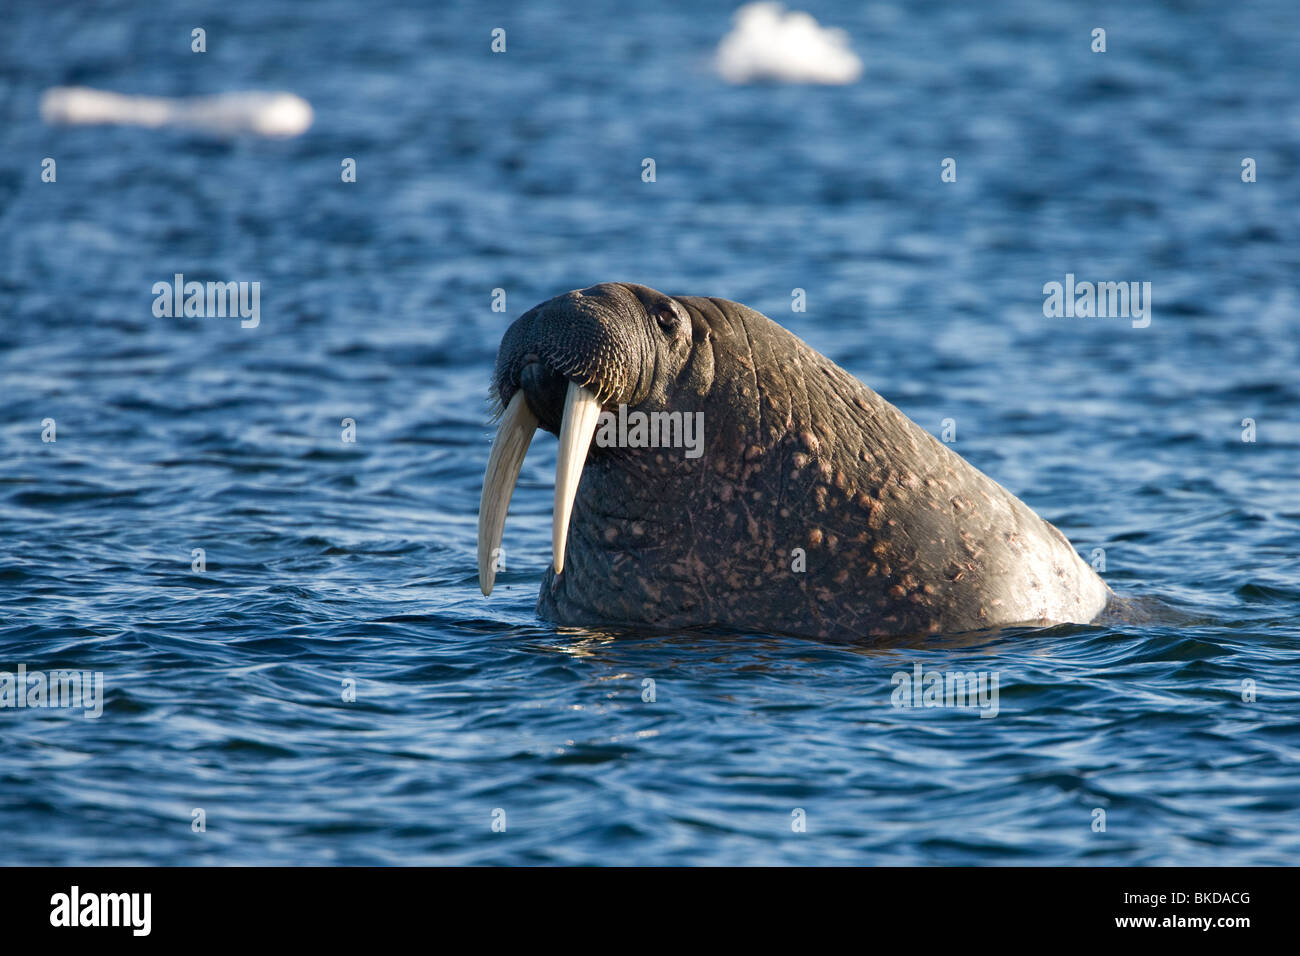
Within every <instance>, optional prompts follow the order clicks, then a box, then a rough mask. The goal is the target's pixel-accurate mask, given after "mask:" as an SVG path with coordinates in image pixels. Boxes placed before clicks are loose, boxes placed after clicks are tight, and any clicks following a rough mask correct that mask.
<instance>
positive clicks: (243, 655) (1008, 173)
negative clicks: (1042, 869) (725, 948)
mask: <svg viewBox="0 0 1300 956" xmlns="http://www.w3.org/2000/svg"><path fill="white" fill-rule="evenodd" d="M734 6H735V5H734V4H733V3H698V2H690V3H687V2H669V3H656V4H627V3H624V2H617V0H609V2H591V3H564V2H558V0H545V2H541V0H528V2H506V3H497V4H492V5H490V6H488V7H480V5H476V4H469V3H449V4H427V5H426V4H419V3H400V2H392V0H371V2H367V3H355V2H343V0H319V2H313V3H310V4H301V3H288V2H283V0H259V2H256V3H253V2H224V3H220V4H217V3H208V4H187V3H175V4H166V5H163V6H158V5H154V4H143V3H140V4H131V3H95V4H68V5H62V4H55V5H50V4H47V3H44V2H34V0H15V2H7V3H5V4H4V6H3V7H2V8H0V141H2V143H3V149H2V150H0V376H2V378H0V383H2V384H0V462H2V464H0V671H4V672H8V673H12V674H16V673H17V671H18V669H19V667H20V666H21V667H23V668H24V669H25V671H26V672H27V674H28V676H29V677H30V675H31V673H32V672H41V673H45V674H49V673H51V672H54V671H60V670H75V671H78V672H89V673H91V674H92V675H93V674H99V675H101V678H102V681H103V699H102V701H100V705H101V706H102V714H101V715H100V716H98V717H91V718H87V717H85V716H84V713H85V712H86V711H85V709H84V708H76V707H61V708H54V707H48V706H47V707H35V706H33V707H24V708H21V709H20V708H18V707H16V706H7V707H0V831H2V832H3V833H4V839H3V840H2V841H0V863H3V864H73V863H79V864H81V863H89V864H216V865H227V864H467V863H472V864H530V863H546V864H640V865H646V864H1067V865H1122V864H1142V865H1147V864H1150V865H1165V864H1200V865H1219V864H1261V863H1262V864H1288V863H1295V862H1296V861H1297V859H1300V726H1298V720H1297V718H1298V717H1300V476H1298V475H1297V472H1298V471H1300V415H1298V412H1300V371H1298V370H1300V314H1298V313H1300V287H1298V286H1300V284H1298V282H1297V278H1298V277H1300V216H1297V211H1298V210H1300V98H1297V92H1298V91H1300V8H1297V7H1296V5H1295V4H1294V3H1293V2H1291V0H1277V2H1250V0H1247V2H1242V3H1233V4H1221V3H1214V2H1209V0H1207V2H1192V0H1187V2H1177V3H1172V2H1171V3H1127V2H1124V3H1100V4H1071V3H1066V2H1033V3H1028V2H1026V3H1016V4H1005V5H1004V4H974V3H972V4H967V3H926V2H921V3H910V2H909V3H904V2H902V0H895V2H889V0H884V2H871V3H856V2H830V0H817V2H811V0H810V2H809V3H808V4H807V6H806V7H804V9H807V10H809V11H810V12H811V13H812V14H813V15H814V16H815V17H816V18H817V19H818V20H819V21H820V22H821V23H822V24H823V25H825V26H832V27H839V28H842V29H844V30H845V31H846V32H847V33H848V35H849V38H850V43H851V46H852V48H853V50H854V51H855V52H856V53H857V55H858V56H859V57H860V58H861V60H862V64H863V67H862V75H861V77H860V78H859V79H858V80H857V81H856V82H853V83H850V84H846V85H841V86H814V85H799V84H792V83H772V82H768V83H755V84H750V85H731V84H729V83H726V82H724V81H723V80H722V79H720V78H719V77H718V76H717V75H716V73H715V72H714V71H713V69H712V67H711V57H712V55H713V51H714V49H715V48H716V46H717V44H718V42H719V40H720V39H721V38H722V36H723V35H724V34H725V33H726V32H727V31H728V29H729V27H730V20H731V14H732V12H733V9H734ZM195 27H202V28H204V29H205V30H206V45H207V52H205V53H202V54H197V53H194V52H192V51H191V30H192V29H194V28H195ZM1096 27H1102V28H1104V29H1105V30H1106V32H1107V50H1106V52H1105V53H1093V52H1092V51H1091V49H1090V46H1091V43H1092V40H1091V34H1092V31H1093V29H1094V28H1096ZM496 28H502V29H505V30H506V37H507V47H506V52H504V53H493V52H492V51H491V49H490V46H491V42H492V36H491V34H492V31H493V30H494V29H496ZM60 85H82V86H90V87H95V88H100V89H107V90H114V91H118V92H123V93H132V94H148V95H156V96H192V95H200V94H210V93H218V92H225V91H233V90H288V91H291V92H293V93H296V94H298V95H300V96H302V97H304V98H305V99H306V100H307V101H309V102H310V103H311V104H312V106H313V108H314V110H315V123H314V125H313V126H312V128H311V130H310V131H309V132H307V133H306V134H305V135H303V136H301V137H298V138H295V139H289V140H270V139H261V138H255V137H251V136H237V137H234V138H218V137H215V136H208V135H203V134H199V133H195V132H185V131H178V130H172V129H147V128H131V127H112V126H110V127H70V126H53V125H49V124H47V123H45V122H43V121H42V119H41V116H40V113H39V111H38V103H39V100H40V97H41V94H42V93H43V92H44V91H45V90H46V89H48V88H50V87H54V86H60ZM47 157H48V158H52V159H54V160H55V161H56V164H57V166H56V169H57V174H56V180H55V181H54V182H44V181H43V180H42V170H43V165H42V161H43V160H44V159H45V158H47ZM1247 157H1249V158H1251V159H1253V160H1254V161H1255V169H1256V181H1255V182H1251V183H1247V182H1243V180H1242V173H1243V167H1242V161H1243V159H1245V158H1247ZM346 158H351V159H354V160H355V162H356V171H357V175H356V182H352V183H347V182H343V181H342V176H341V172H340V171H341V166H342V164H343V161H344V159H346ZM646 158H652V159H654V160H655V169H656V177H655V181H654V182H645V181H643V179H642V170H643V160H644V159H646ZM945 158H952V159H955V161H956V174H957V177H956V181H955V182H943V181H942V179H941V173H942V168H941V164H942V161H943V160H944V159H945ZM176 273H181V274H183V275H184V276H185V277H186V279H187V280H198V281H223V282H224V281H234V282H241V281H243V282H258V283H260V286H259V288H260V320H259V324H258V325H257V326H256V327H255V328H243V327H242V326H241V322H240V320H239V319H238V318H230V317H224V318H223V317H206V318H199V317H185V316H180V317H175V316H172V317H157V316H155V314H154V311H153V306H154V300H155V293H154V292H153V291H152V289H153V286H154V284H155V283H158V282H164V283H170V282H172V277H173V275H174V274H176ZM1067 274H1070V275H1074V276H1075V277H1076V279H1077V280H1078V281H1085V280H1088V281H1123V282H1128V281H1135V282H1150V283H1151V289H1152V309H1151V313H1150V317H1151V321H1150V324H1149V325H1148V326H1147V327H1145V328H1135V327H1134V326H1133V323H1132V322H1130V321H1129V320H1128V319H1126V318H1074V317H1071V318H1066V317H1058V318H1047V317H1045V316H1044V308H1043V305H1044V293H1043V286H1044V284H1045V283H1049V282H1053V281H1056V282H1064V281H1065V277H1066V275H1067ZM617 280H622V281H634V282H641V283H645V284H647V285H650V286H653V287H655V288H658V289H661V290H663V291H667V292H676V293H685V294H702V295H713V296H720V297H724V298H729V299H734V300H738V301H741V302H744V303H746V304H748V305H751V306H753V307H755V308H757V309H759V310H761V311H763V312H765V313H767V314H769V315H770V316H772V317H773V318H775V319H776V320H777V321H779V322H781V323H782V324H784V325H785V326H787V327H788V328H790V329H791V330H792V331H794V332H795V333H796V334H797V335H799V336H801V337H803V338H804V339H805V340H806V341H808V342H809V343H810V344H811V345H812V346H813V347H815V348H817V349H819V350H821V351H822V352H824V353H825V354H827V355H829V356H830V357H831V358H833V359H834V360H835V361H836V362H838V363H840V364H841V365H842V366H844V367H845V368H846V369H848V370H850V371H851V372H853V373H854V374H855V375H857V376H858V377H860V378H861V379H862V380H863V381H864V382H866V383H867V384H868V385H870V386H871V387H872V388H874V389H876V390H877V391H878V392H880V393H881V394H882V395H884V396H885V397H886V398H888V399H889V400H890V401H892V402H894V403H895V404H896V405H898V406H899V407H900V408H901V409H902V410H903V411H904V412H905V413H907V414H908V415H909V416H911V417H912V418H913V419H914V420H915V421H917V422H918V423H920V424H921V425H922V426H923V427H925V428H927V429H929V430H930V431H931V432H933V433H934V434H936V435H939V434H940V433H941V432H942V430H943V428H944V424H943V423H944V421H945V419H950V420H951V423H952V427H953V428H955V438H956V440H955V442H954V443H953V446H952V447H953V448H954V449H955V450H957V451H958V452H960V453H961V454H962V455H964V456H965V457H966V458H967V459H968V460H969V461H970V462H972V463H973V464H974V465H975V466H976V467H978V468H980V469H982V470H984V471H985V472H987V473H988V474H989V475H991V476H992V477H994V478H995V479H996V480H998V481H999V482H1001V483H1002V484H1004V485H1005V486H1006V487H1007V488H1008V489H1010V490H1011V491H1012V492H1013V493H1015V494H1016V495H1018V496H1019V497H1021V498H1022V499H1023V500H1024V501H1025V502H1026V503H1028V504H1029V505H1030V506H1031V507H1033V508H1034V509H1035V510H1036V511H1037V512H1038V513H1040V514H1041V515H1042V516H1043V517H1045V518H1046V519H1047V520H1049V521H1051V522H1053V523H1055V524H1056V525H1058V526H1059V527H1060V528H1061V529H1062V530H1063V531H1064V532H1065V533H1066V535H1067V536H1068V537H1069V538H1070V540H1071V541H1072V542H1073V543H1074V544H1075V546H1076V547H1077V548H1078V549H1079V551H1080V552H1081V554H1083V555H1084V557H1085V558H1086V559H1087V560H1090V561H1096V562H1098V564H1100V563H1101V562H1102V561H1103V560H1104V567H1105V570H1104V574H1103V576H1104V577H1105V579H1106V580H1107V582H1108V583H1109V584H1110V585H1111V587H1112V588H1114V589H1115V591H1116V592H1117V593H1118V594H1120V595H1121V596H1122V597H1124V598H1125V599H1126V600H1127V601H1128V602H1129V606H1128V608H1127V610H1126V613H1125V615H1124V616H1123V617H1122V618H1120V619H1118V620H1113V621H1107V622H1106V623H1103V624H1099V625H1094V626H1061V627H1054V628H1050V629H1047V630H1034V629H1028V628H1015V629H1010V630H1005V631H1001V632H998V633H992V634H981V635H975V636H966V637H963V638H960V639H958V638H951V637H947V638H944V637H940V638H933V639H928V640H925V641H914V642H895V643H893V644H892V645H873V644H871V643H869V642H865V641H864V642H863V643H862V644H860V645H847V646H846V645H833V644H821V643H818V642H814V641H808V640H797V639H791V638H787V637H782V636H779V635H769V634H751V635H737V634H726V633H710V632H686V633H659V632H656V633H620V632H616V631H602V630H590V629H580V628H563V627H555V626H552V625H550V624H547V623H545V622H542V621H540V620H538V619H537V618H536V616H535V615H534V611H533V608H534V602H535V600H536V594H537V588H538V584H539V581H540V579H541V575H542V573H543V571H544V570H545V568H546V566H547V563H548V562H549V559H550V521H551V517H550V516H551V494H552V487H553V481H554V467H555V464H554V462H555V444H556V443H555V441H554V439H552V438H550V437H549V436H542V437H539V439H538V440H537V441H536V442H535V444H534V446H533V450H532V452H531V453H530V455H529V457H528V459H527V461H526V463H525V466H524V471H523V474H522V477H521V481H520V485H519V488H518V491H517V492H516V495H515V499H514V506H513V508H512V512H511V516H510V520H509V522H508V524H507V527H506V535H507V541H508V542H509V545H510V546H509V548H508V551H509V556H510V561H509V568H508V570H507V571H506V572H503V573H502V574H501V575H500V576H499V577H498V581H497V587H496V591H495V592H494V593H493V595H492V596H491V598H484V597H483V596H482V595H481V594H480V593H479V589H478V584H477V574H476V566H475V522H476V515H477V509H478V496H479V489H480V481H481V478H482V474H483V468H484V465H485V463H486V461H487V456H488V451H489V448H490V442H491V436H492V434H493V431H494V426H493V425H492V424H491V423H490V421H489V415H490V408H489V405H488V402H487V387H488V382H489V376H490V371H491V368H492V363H493V360H494V357H495V353H496V348H497V345H498V343H499V341H500V338H501V335H502V333H503V332H504V330H505V329H506V327H507V325H508V324H509V323H510V322H511V321H512V320H513V319H514V318H515V317H517V316H518V315H519V314H521V313H522V312H524V311H525V310H527V309H528V308H530V307H531V306H533V305H535V304H536V303H538V302H540V301H542V300H543V299H546V298H549V297H551V296H553V295H556V294H558V293H560V292H564V291H567V290H569V289H572V288H580V287H585V286H588V285H591V284H594V283H598V282H602V281H617ZM494 289H502V290H504V294H505V297H506V310H505V311H504V312H497V311H493V308H492V304H493V290H494ZM795 289H802V290H804V293H805V295H806V303H807V308H806V311H804V312H796V311H793V310H792V307H791V306H792V301H793V300H792V294H793V290H795ZM344 419H352V420H353V423H354V427H355V441H354V442H346V441H344V440H343V438H344V428H345V425H344V421H343V420H344ZM1247 419H1249V420H1250V423H1245V420H1247ZM47 420H51V423H52V424H46V422H47ZM51 428H52V429H53V431H51ZM45 438H53V439H54V440H53V441H48V440H44V439H45ZM1245 439H1253V440H1245ZM198 549H202V555H201V556H202V558H203V561H202V565H201V567H198V565H199V556H197V555H196V554H195V552H196V550H198ZM918 667H919V668H921V672H922V673H932V672H937V673H940V674H947V673H951V672H977V673H981V674H983V675H985V676H986V677H987V678H988V679H989V680H993V679H996V680H997V687H998V701H997V713H996V716H993V717H991V718H990V717H986V716H981V713H982V712H981V711H980V710H978V709H972V708H962V707H943V708H927V707H906V708H905V707H896V706H894V703H893V697H894V692H895V687H896V681H895V675H897V674H900V673H903V674H908V675H911V674H915V673H916V672H917V671H916V668H918ZM2 679H3V675H0V680H2ZM648 682H653V683H648ZM92 684H93V679H92ZM353 696H354V697H355V699H354V700H350V699H348V698H351V697H353ZM10 700H11V704H12V702H13V701H14V700H16V698H10Z"/></svg>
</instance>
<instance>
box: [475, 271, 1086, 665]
mask: <svg viewBox="0 0 1300 956" xmlns="http://www.w3.org/2000/svg"><path fill="white" fill-rule="evenodd" d="M569 378H571V379H573V380H576V381H578V382H579V383H581V384H586V385H588V386H589V387H591V388H592V389H593V390H594V391H596V392H597V394H598V395H599V396H600V398H601V400H602V403H603V405H604V407H605V408H606V409H609V410H617V406H618V404H619V403H620V402H623V403H626V404H627V405H628V406H629V409H630V410H632V409H635V410H641V411H645V412H653V411H681V412H686V413H692V412H696V411H700V412H703V413H704V445H703V448H704V451H703V454H702V456H701V457H699V458H695V459H690V458H687V457H686V456H685V454H684V452H683V450H682V449H680V448H599V447H597V445H596V444H594V443H593V445H592V448H591V451H590V453H589V456H588V459H587V464H586V466H585V469H584V471H583V474H582V481H581V484H580V485H579V489H578V496H577V500H576V502H575V505H574V513H573V518H572V521H571V523H570V528H569V544H568V554H567V558H566V565H565V569H564V573H563V574H561V575H559V576H556V575H555V573H554V571H553V569H548V571H547V573H546V577H545V579H544V580H543V583H542V589H541V595H540V597H539V600H538V604H537V610H538V613H539V614H540V615H541V616H542V617H544V618H547V619H550V620H554V621H557V622H560V623H564V624H625V625H656V626H662V627H690V626H700V625H721V626H726V627H732V628H740V629H744V630H752V631H757V632H776V633H785V634H794V635H803V636H809V637H817V638H825V639H833V640H860V639H865V638H879V637H885V636H895V635H911V634H925V633H938V632H943V633H956V632H963V631H971V630H978V629H983V628H988V627H993V626H998V625H1005V624H1014V623H1036V624H1047V623H1058V622H1067V621H1070V622H1079V623H1086V622H1088V621H1091V620H1092V619H1093V618H1094V617H1096V616H1097V615H1098V613H1099V612H1100V611H1101V610H1102V609H1103V608H1104V606H1105V605H1106V602H1107V599H1108V597H1109V596H1110V591H1109V589H1108V588H1107V587H1106V585H1105V584H1104V583H1103V582H1102V581H1101V579H1100V578H1098V577H1097V575H1096V574H1095V573H1093V571H1092V569H1091V568H1090V567H1088V565H1087V564H1086V563H1084V562H1083V561H1082V560H1081V559H1080V558H1079V556H1078V555H1077V554H1076V553H1075V551H1074V548H1073V547H1072V546H1071V545H1070V543H1069V541H1067V540H1066V539H1065V536H1064V535H1062V534H1061V533H1060V532H1059V531H1058V530H1057V529H1056V528H1054V527H1053V526H1052V525H1050V524H1048V523H1047V522H1046V521H1044V520H1042V519H1041V518H1039V517H1038V516H1037V515H1036V514H1034V512H1033V511H1031V510H1030V509H1029V508H1028V507H1027V506H1026V505H1025V504H1023V503H1022V502H1021V501H1019V500H1018V499H1017V498H1015V497H1014V496H1013V495H1012V494H1011V493H1010V492H1008V491H1007V490H1006V489H1004V488H1002V487H1001V486H1000V485H998V484H997V483H996V482H994V481H993V480H992V479H990V478H988V477H986V476H985V475H983V474H982V473H980V472H979V471H977V470H976V469H975V468H973V467H972V466H971V465H970V464H968V463H967V462H966V461H965V460H964V459H962V458H961V457H960V456H958V455H957V454H955V453H954V452H953V451H951V450H950V449H949V448H948V447H947V446H945V445H943V444H942V443H940V442H939V441H937V440H935V439H934V438H933V437H932V436H930V435H929V434H928V433H927V432H925V431H924V430H923V429H922V428H920V427H919V426H918V425H916V424H915V423H913V422H912V421H910V420H909V419H908V418H907V417H906V416H904V415H903V414H902V413H901V412H900V411H898V409H896V408H894V406H892V405H890V404H889V403H888V402H886V401H885V400H884V399H883V398H881V397H880V396H879V395H877V394H876V393H875V392H873V391H872V390H871V389H869V388H867V387H866V386H865V385H863V384H862V383H861V382H859V381H858V380H857V379H855V378H854V377H853V376H851V375H849V374H848V373H847V372H845V371H844V370H843V369H841V368H839V367H838V366H837V365H835V363H833V362H831V361H830V360H829V359H827V358H826V357H825V356H823V355H821V354H819V353H817V352H815V351H814V350H813V349H811V348H809V347H808V346H807V345H805V344H804V343H803V342H802V341H800V340H799V339H798V338H796V337H795V336H794V335H792V334H791V333H790V332H788V331H786V330H785V329H783V328H782V327H781V326H779V325H777V324H776V323H775V322H773V321H772V320H771V319H768V318H767V317H765V316H763V315H761V314H759V313H758V312H755V311H754V310H753V309H749V308H747V307H745V306H743V305H740V304H738V303H735V302H728V301H726V300H723V299H712V298H701V297H694V296H678V297H669V296H666V295H664V294H663V293H660V292H656V291H654V290H653V289H648V288H646V287H644V286H636V285H627V284H621V283H611V284H604V285H600V286H595V287H593V288H591V289H586V290H582V291H581V292H570V293H568V294H566V295H563V296H558V297H556V298H554V299H551V300H550V301H548V302H545V303H543V304H542V305H539V306H537V307H536V308H534V309H532V310H531V311H529V312H528V313H526V314H525V315H523V316H522V317H520V318H519V319H518V320H517V321H516V322H515V323H514V325H512V326H511V328H510V329H509V331H508V332H507V333H506V336H505V338H504V339H503V341H502V343H501V348H500V352H499V354H498V358H497V370H496V377H495V382H494V390H495V392H496V394H497V397H498V398H499V399H500V400H501V402H502V404H503V405H504V404H505V403H506V402H508V401H509V400H510V398H511V397H512V396H513V394H514V392H515V391H517V390H518V389H520V388H523V390H524V394H525V396H526V398H527V400H528V404H529V406H530V407H531V408H532V409H533V411H534V412H535V413H536V414H537V416H538V418H539V419H540V420H541V423H542V427H543V428H546V429H547V430H550V431H557V430H558V428H559V423H560V417H561V413H562V409H563V405H564V390H565V388H566V387H567V379H569ZM795 549H803V552H804V554H805V555H806V570H803V571H796V570H793V569H792V568H793V565H794V564H795V561H796V558H795Z"/></svg>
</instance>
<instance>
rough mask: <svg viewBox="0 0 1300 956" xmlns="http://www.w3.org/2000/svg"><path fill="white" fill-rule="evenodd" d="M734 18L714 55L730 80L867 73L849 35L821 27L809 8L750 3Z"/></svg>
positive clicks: (845, 78)
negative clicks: (794, 9) (808, 12)
mask: <svg viewBox="0 0 1300 956" xmlns="http://www.w3.org/2000/svg"><path fill="white" fill-rule="evenodd" d="M733 19H734V26H733V27H732V28H731V32H730V33H728V34H727V35H726V36H725V37H723V38H722V42H721V43H719V44H718V52H717V56H716V58H715V60H714V65H715V67H716V68H717V71H718V73H719V74H721V76H722V78H723V79H724V80H727V81H728V82H730V83H752V82H754V81H755V80H779V81H783V82H786V83H852V82H853V81H854V80H856V79H857V78H858V77H859V76H860V75H861V74H862V61H861V60H859V59H858V57H857V55H856V54H855V53H854V52H853V50H851V49H850V48H849V37H848V34H847V33H845V32H844V31H843V30H839V29H835V28H831V27H823V26H821V25H820V24H818V22H817V21H816V20H815V19H813V17H812V16H811V15H809V14H807V13H802V12H800V11H793V10H792V11H790V12H786V11H785V9H784V8H783V7H782V6H781V4H779V3H748V4H746V5H745V6H743V7H741V8H740V9H739V10H737V11H736V13H735V15H734V17H733Z"/></svg>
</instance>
